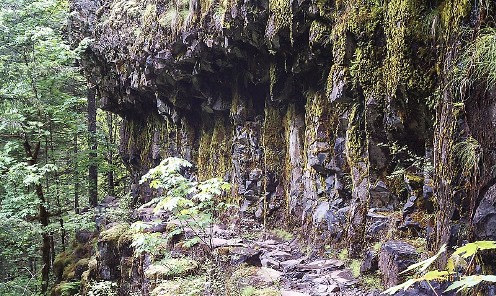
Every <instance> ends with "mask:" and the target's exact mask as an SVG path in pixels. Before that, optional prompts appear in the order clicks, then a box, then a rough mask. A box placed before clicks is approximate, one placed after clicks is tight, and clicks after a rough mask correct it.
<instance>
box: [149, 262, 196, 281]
mask: <svg viewBox="0 0 496 296" xmlns="http://www.w3.org/2000/svg"><path fill="white" fill-rule="evenodd" d="M197 268H198V263H197V262H196V261H195V260H193V259H190V258H165V259H163V260H161V261H159V262H156V263H154V264H153V265H150V267H148V269H147V270H146V271H145V276H146V278H148V279H153V280H164V279H171V278H174V277H180V276H186V275H189V274H191V273H192V272H194V271H195V270H196V269H197Z"/></svg>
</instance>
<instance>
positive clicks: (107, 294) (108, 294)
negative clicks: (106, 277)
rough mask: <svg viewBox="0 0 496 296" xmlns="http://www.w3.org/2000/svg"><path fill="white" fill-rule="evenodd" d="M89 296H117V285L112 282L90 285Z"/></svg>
mask: <svg viewBox="0 0 496 296" xmlns="http://www.w3.org/2000/svg"><path fill="white" fill-rule="evenodd" d="M88 296H117V283H114V282H110V281H102V282H94V283H92V284H91V285H90V290H89V291H88Z"/></svg>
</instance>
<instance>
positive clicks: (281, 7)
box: [269, 0, 293, 30]
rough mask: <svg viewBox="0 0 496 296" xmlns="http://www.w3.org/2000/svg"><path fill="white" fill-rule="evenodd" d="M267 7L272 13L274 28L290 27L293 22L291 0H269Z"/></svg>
mask: <svg viewBox="0 0 496 296" xmlns="http://www.w3.org/2000/svg"><path fill="white" fill-rule="evenodd" d="M269 9H270V11H271V12H272V13H273V14H274V22H275V26H276V30H280V29H282V28H290V30H291V24H292V23H293V9H292V7H291V1H287V0H269Z"/></svg>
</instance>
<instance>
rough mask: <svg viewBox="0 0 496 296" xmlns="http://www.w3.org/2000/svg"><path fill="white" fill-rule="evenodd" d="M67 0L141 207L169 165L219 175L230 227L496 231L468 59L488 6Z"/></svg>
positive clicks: (484, 86) (350, 236)
mask: <svg viewBox="0 0 496 296" xmlns="http://www.w3.org/2000/svg"><path fill="white" fill-rule="evenodd" d="M71 2H72V4H71V5H72V10H73V12H72V18H71V22H70V26H69V28H70V33H71V38H72V39H73V41H74V44H79V47H80V49H81V51H82V52H83V55H82V59H81V61H80V62H81V65H82V66H83V68H84V71H85V74H86V76H87V77H88V79H89V81H90V83H92V84H94V85H96V86H97V88H98V93H99V97H100V98H101V108H103V109H105V110H108V111H111V112H114V113H117V114H119V115H120V116H122V118H123V119H124V121H123V125H122V127H121V137H120V139H121V144H120V154H121V156H122V158H123V159H124V161H125V163H126V165H127V166H128V168H129V170H130V171H131V172H132V174H133V181H134V182H135V184H134V185H133V194H134V195H135V197H136V199H137V200H138V199H141V200H146V199H148V198H149V195H150V193H149V192H148V191H147V190H146V188H142V187H140V186H138V184H137V181H138V180H139V177H140V176H141V175H142V174H144V173H145V172H146V171H147V170H148V169H149V168H151V167H153V166H154V165H156V164H158V163H159V162H160V160H161V159H163V158H164V157H166V156H171V155H173V156H180V157H183V158H185V159H187V160H189V161H191V162H193V163H194V164H195V165H196V167H197V168H198V169H197V172H196V174H197V177H198V178H199V179H206V178H209V177H214V176H221V177H223V178H224V179H225V180H228V181H229V182H231V183H232V184H233V190H232V197H231V198H232V201H233V202H236V203H238V204H239V205H240V217H242V218H243V217H250V218H251V217H255V218H256V219H259V220H260V221H263V222H265V223H267V224H268V225H279V226H281V225H282V226H284V227H287V228H290V229H295V228H297V229H301V230H298V231H301V232H300V233H301V234H305V235H304V236H305V237H306V238H308V240H309V241H312V242H313V243H315V244H316V245H319V244H324V243H338V244H345V245H346V246H347V247H348V248H349V251H350V255H351V256H359V255H360V254H361V252H362V251H363V250H364V248H365V245H366V242H369V243H370V242H373V241H377V240H379V239H380V237H381V236H386V234H389V236H390V235H392V234H393V235H394V236H406V235H410V236H414V237H415V236H420V237H426V238H427V241H428V242H429V246H428V247H429V248H433V249H435V248H437V247H438V246H440V245H441V244H443V243H444V242H450V243H451V244H458V243H459V242H461V241H463V240H465V239H469V238H472V237H474V236H475V237H476V238H479V239H496V237H495V233H496V232H495V226H494V225H495V224H494V221H495V219H496V207H495V200H496V198H495V196H496V193H495V192H496V191H495V189H494V187H495V186H496V185H494V183H495V179H494V166H495V164H496V154H495V153H494V151H495V150H494V149H495V144H496V142H495V138H496V129H495V128H494V127H495V126H496V99H495V90H494V88H493V87H492V86H491V85H490V84H488V83H487V80H486V79H485V78H484V77H477V78H473V77H472V76H471V69H472V68H471V67H470V65H467V63H465V62H466V61H467V59H466V58H467V55H468V56H470V53H468V54H467V50H466V49H467V48H470V47H469V45H470V44H471V43H473V42H474V40H476V39H477V38H478V36H479V35H481V34H482V33H481V32H484V28H487V27H491V26H494V24H493V23H492V21H491V19H492V17H494V7H493V6H494V4H493V3H491V1H487V2H485V1H476V2H474V1H469V0H444V1H441V0H431V1H420V0H386V1H361V0H349V1H338V0H336V1H321V0H291V1H290V0H287V1H286V0H265V1H255V0H189V1H186V0H170V1H169V0H144V1H133V0H109V1H90V0H73V1H71ZM474 3H477V5H475V4H474ZM491 13H492V14H493V15H492V17H491ZM464 58H465V59H464ZM464 153H465V154H464ZM467 154H468V155H469V156H468V157H471V158H470V159H469V160H467V158H466V157H465V156H466V155H467ZM464 155H465V156H464ZM464 157H465V158H464ZM385 213H386V214H385ZM474 229H475V230H477V231H473V230H474ZM310 234H311V235H310Z"/></svg>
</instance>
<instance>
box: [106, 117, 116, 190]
mask: <svg viewBox="0 0 496 296" xmlns="http://www.w3.org/2000/svg"><path fill="white" fill-rule="evenodd" d="M107 126H108V141H107V162H108V165H109V167H110V170H109V171H108V172H107V193H108V195H110V196H115V187H114V168H113V166H114V157H113V153H112V147H113V145H114V117H113V115H112V113H110V112H108V113H107Z"/></svg>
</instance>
